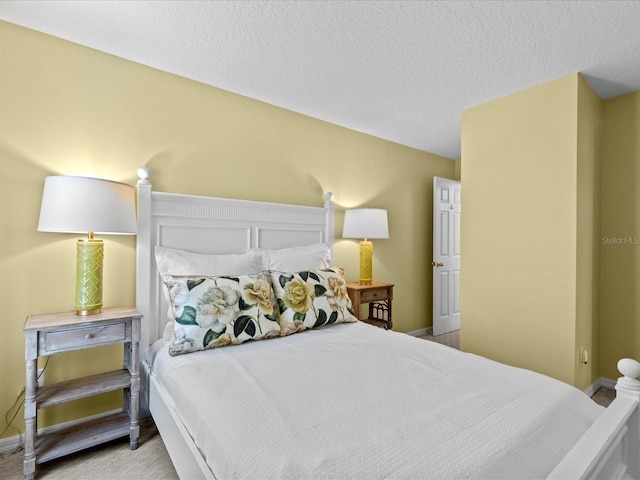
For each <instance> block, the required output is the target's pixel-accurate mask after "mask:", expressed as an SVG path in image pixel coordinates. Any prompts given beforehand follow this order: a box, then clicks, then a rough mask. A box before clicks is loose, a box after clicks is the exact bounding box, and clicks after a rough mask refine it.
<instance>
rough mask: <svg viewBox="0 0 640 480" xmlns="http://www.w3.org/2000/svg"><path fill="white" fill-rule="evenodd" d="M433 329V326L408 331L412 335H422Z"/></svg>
mask: <svg viewBox="0 0 640 480" xmlns="http://www.w3.org/2000/svg"><path fill="white" fill-rule="evenodd" d="M432 331H433V328H432V327H427V328H421V329H420V330H414V331H412V332H408V333H407V335H411V336H412V337H420V336H422V335H425V334H427V333H431V332H432Z"/></svg>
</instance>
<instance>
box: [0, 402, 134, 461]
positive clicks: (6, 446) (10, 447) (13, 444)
mask: <svg viewBox="0 0 640 480" xmlns="http://www.w3.org/2000/svg"><path fill="white" fill-rule="evenodd" d="M121 411H122V410H121V409H115V410H111V411H109V412H104V413H98V414H97V415H91V416H89V417H84V418H79V419H77V420H71V421H70V422H65V423H59V424H58V425H52V426H51V427H46V428H41V429H39V430H38V432H40V433H47V432H55V431H56V430H60V429H63V428H67V427H72V426H74V425H78V424H80V423H82V422H86V421H90V420H97V419H98V418H102V417H106V416H108V415H112V414H114V413H118V412H121ZM23 446H24V433H22V434H20V435H15V436H13V437H9V438H3V439H2V440H0V455H1V454H5V453H10V452H13V451H15V450H18V449H19V448H22V447H23Z"/></svg>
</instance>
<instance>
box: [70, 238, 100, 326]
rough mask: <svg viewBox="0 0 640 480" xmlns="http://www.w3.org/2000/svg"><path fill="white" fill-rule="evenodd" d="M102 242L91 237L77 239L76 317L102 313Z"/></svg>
mask: <svg viewBox="0 0 640 480" xmlns="http://www.w3.org/2000/svg"><path fill="white" fill-rule="evenodd" d="M103 251H104V246H103V242H102V240H95V239H94V238H93V235H89V238H87V239H79V240H78V244H77V247H76V315H93V314H96V313H100V312H101V311H102V259H103V256H104V254H103Z"/></svg>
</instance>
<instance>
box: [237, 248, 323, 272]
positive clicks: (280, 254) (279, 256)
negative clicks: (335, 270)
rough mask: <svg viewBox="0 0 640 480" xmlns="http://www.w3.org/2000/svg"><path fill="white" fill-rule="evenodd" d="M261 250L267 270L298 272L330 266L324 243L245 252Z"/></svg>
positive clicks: (250, 250)
mask: <svg viewBox="0 0 640 480" xmlns="http://www.w3.org/2000/svg"><path fill="white" fill-rule="evenodd" d="M251 252H263V253H264V254H266V256H267V260H268V270H276V271H279V272H300V271H303V270H322V269H324V268H329V267H330V266H331V249H330V248H329V246H328V245H327V244H326V243H314V244H313V245H305V246H302V247H290V248H280V249H276V250H268V249H260V248H250V249H248V250H247V253H251Z"/></svg>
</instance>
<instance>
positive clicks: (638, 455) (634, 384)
mask: <svg viewBox="0 0 640 480" xmlns="http://www.w3.org/2000/svg"><path fill="white" fill-rule="evenodd" d="M618 370H619V371H620V373H622V375H623V376H622V377H620V378H618V382H617V383H616V397H621V398H627V399H629V400H633V401H634V402H636V403H637V404H638V407H636V409H635V413H634V414H633V415H632V417H631V418H630V421H629V422H628V424H627V425H628V427H629V432H628V435H629V436H630V438H629V440H630V442H629V443H628V445H629V446H630V447H629V448H632V449H633V451H631V452H627V453H628V455H627V457H628V463H627V468H628V471H627V473H628V475H629V476H630V478H640V381H638V377H640V363H639V362H637V361H636V360H633V359H631V358H623V359H622V360H620V361H619V362H618Z"/></svg>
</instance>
